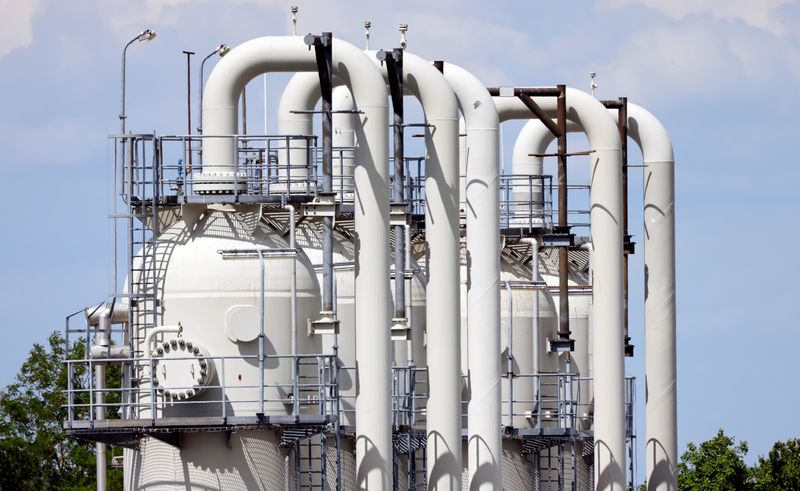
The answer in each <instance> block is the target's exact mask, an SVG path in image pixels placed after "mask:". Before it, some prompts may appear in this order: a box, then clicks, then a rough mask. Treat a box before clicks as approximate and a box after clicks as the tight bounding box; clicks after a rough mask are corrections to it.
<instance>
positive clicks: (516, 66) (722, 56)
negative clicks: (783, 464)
mask: <svg viewBox="0 0 800 491" xmlns="http://www.w3.org/2000/svg"><path fill="white" fill-rule="evenodd" d="M297 3H298V4H299V5H300V7H301V12H300V21H299V29H298V30H299V32H300V33H305V32H310V31H314V32H317V31H321V30H330V31H333V32H334V34H335V35H336V36H337V37H340V38H343V39H346V40H349V41H351V42H353V43H355V44H359V45H361V44H362V42H363V41H362V40H363V34H362V29H363V28H362V22H363V20H365V19H370V20H371V21H372V23H373V32H372V47H392V46H395V45H396V44H397V40H398V35H397V31H396V27H397V24H398V23H399V22H407V23H409V24H410V29H409V33H408V37H409V50H410V51H412V52H414V53H416V54H418V55H421V56H423V57H426V58H429V59H434V58H436V59H445V60H448V61H451V62H454V63H457V64H460V65H462V66H464V67H465V68H468V69H470V70H471V71H473V72H474V73H475V74H476V75H477V76H478V77H479V78H481V79H482V80H483V81H484V82H485V83H486V84H487V85H501V84H516V85H553V84H555V83H566V84H567V85H570V86H573V87H577V88H583V89H586V90H588V75H587V74H588V72H590V71H596V72H598V81H599V84H600V88H599V91H598V95H599V96H600V97H604V98H612V97H617V96H620V95H626V96H628V97H629V98H630V100H631V101H632V102H635V103H637V104H640V105H642V106H644V107H646V108H648V109H649V110H650V111H651V112H653V113H654V114H655V115H656V116H657V117H658V118H659V119H660V120H661V121H662V122H663V124H664V126H665V127H666V128H667V130H668V131H669V132H670V135H671V136H672V139H673V144H674V147H675V153H676V157H677V162H676V179H677V180H676V189H677V234H678V235H677V237H678V251H677V253H678V256H677V264H678V349H679V352H678V362H679V376H678V395H679V399H678V407H679V421H680V427H679V441H680V449H681V451H683V449H684V448H685V444H686V442H688V441H700V440H705V439H707V438H709V437H711V436H713V434H714V433H715V432H716V430H717V429H718V428H719V427H724V428H725V429H726V431H728V432H729V433H730V434H733V435H735V436H736V437H737V438H739V439H744V440H747V441H748V442H749V443H750V446H751V454H750V457H749V460H750V461H752V460H753V459H754V458H755V456H756V455H757V454H764V453H766V452H767V451H768V449H769V447H770V445H771V444H772V442H773V441H775V440H778V439H787V438H791V437H800V422H798V419H797V417H796V416H795V412H796V410H797V407H798V405H800V391H799V390H798V389H797V387H798V384H797V382H796V379H795V376H796V372H795V359H796V355H795V351H796V347H797V346H798V344H800V329H798V327H799V326H798V324H799V323H798V320H797V315H796V314H792V312H793V309H794V308H795V307H796V306H797V303H798V301H800V282H798V280H797V279H798V276H800V266H798V261H797V260H796V259H795V258H794V256H796V252H795V251H794V247H796V246H797V243H798V240H799V239H800V219H798V212H799V211H800V206H799V205H798V197H800V193H799V192H798V191H797V189H796V188H797V186H798V184H800V170H798V164H797V163H796V162H795V159H796V154H797V148H795V147H796V145H797V136H796V135H797V133H798V131H800V124H798V123H797V117H798V116H797V113H798V111H800V104H798V102H797V92H798V89H800V2H799V1H796V0H794V1H793V0H759V1H752V0H595V1H588V0H587V1H571V2H520V1H516V2H514V1H507V0H497V1H493V2H485V1H480V0H446V1H438V2H431V1H420V0H406V1H404V2H379V1H352V2H347V3H345V2H331V1H326V2H311V1H301V2H297ZM288 5H289V3H288V2H277V1H273V0H227V1H214V2H211V1H189V0H147V1H114V2H109V1H105V0H83V1H69V2H64V1H55V0H23V1H13V0H0V12H3V15H2V18H0V98H1V99H0V186H1V188H0V189H1V191H2V192H0V200H2V201H0V203H2V205H3V209H4V210H6V219H7V223H6V226H5V228H4V229H3V232H2V235H0V237H2V240H0V268H1V269H0V278H2V283H0V289H1V290H0V327H1V328H2V332H3V333H4V335H5V341H4V342H3V343H0V385H5V384H7V383H9V382H10V381H11V380H12V379H13V375H14V373H15V372H16V370H17V368H18V367H19V365H20V363H21V361H22V360H23V359H24V357H25V355H26V353H27V352H28V350H29V349H30V347H31V345H32V343H33V342H35V341H39V342H41V341H43V340H45V339H46V336H47V334H48V333H49V332H51V331H53V330H55V329H60V328H62V327H63V318H64V316H65V315H66V314H67V313H69V312H73V311H75V310H78V309H79V308H81V307H82V306H84V305H86V304H89V303H91V302H93V301H98V300H100V299H102V298H104V297H105V296H106V295H108V294H109V293H110V290H111V286H110V285H111V281H110V273H109V271H110V253H109V246H110V238H109V225H108V219H107V214H108V210H109V205H110V202H111V201H110V196H109V188H108V185H107V184H108V170H109V166H108V163H107V161H108V159H107V157H108V156H107V141H106V135H108V134H110V133H113V132H115V131H117V128H118V119H117V114H118V111H119V107H118V106H119V62H120V52H121V48H122V46H123V45H124V43H125V42H126V41H127V40H128V39H130V38H131V37H132V36H133V35H134V34H135V33H137V32H138V31H140V30H142V29H143V28H147V27H149V28H152V29H155V30H157V31H158V38H157V39H156V40H155V41H154V42H152V43H148V44H146V45H138V44H137V45H134V46H132V47H131V49H130V51H129V63H128V67H129V68H128V82H129V91H128V113H129V116H130V118H129V121H128V127H129V129H132V130H133V131H151V130H156V131H158V132H161V133H180V132H183V131H184V129H185V92H184V90H185V78H184V77H185V65H184V55H182V54H181V51H182V50H185V49H188V50H192V51H196V52H197V53H198V55H204V54H206V53H208V52H210V51H211V50H212V49H213V48H214V47H215V46H216V45H217V44H219V43H221V42H226V43H228V44H230V45H232V46H233V45H236V44H238V43H240V42H242V41H244V40H247V39H250V38H252V37H256V36H259V35H266V34H273V35H274V34H287V33H288V32H289V31H288V30H289V21H288V18H289V17H288ZM197 60H198V58H195V62H197ZM196 66H197V65H194V67H195V68H196ZM192 72H193V73H192V75H193V76H194V73H195V69H194V68H193V70H192ZM283 80H285V77H283V78H282V77H280V76H277V77H272V78H271V79H270V91H269V94H270V95H269V100H270V105H269V108H270V110H274V108H275V107H276V106H277V104H276V102H277V98H278V96H279V94H280V91H281V89H282V86H281V85H282V81H283ZM193 83H196V80H195V81H193ZM257 87H259V89H255V88H254V89H253V90H252V92H253V95H252V96H251V103H252V104H253V105H257V106H256V107H259V106H260V105H261V104H262V99H261V98H260V95H259V94H260V85H257ZM193 97H194V94H193ZM251 112H252V115H251V116H252V118H253V121H252V124H253V125H256V124H258V121H260V120H261V118H262V113H258V112H257V111H256V110H253V111H251ZM272 124H273V126H272V129H274V123H272ZM518 128H519V125H514V124H511V125H509V126H508V127H506V128H505V129H504V134H505V147H506V152H505V154H506V155H507V156H510V155H511V150H510V148H511V145H512V144H513V141H514V137H515V136H516V135H515V133H516V131H517V129H518ZM575 141H576V143H575V144H574V146H573V148H576V149H577V148H578V147H579V146H580V140H579V139H578V140H575ZM640 158H641V157H640V156H639V154H638V151H636V150H634V151H632V152H631V162H633V163H635V162H637V161H640V160H639V159H640ZM639 176H640V172H639V174H638V175H637V174H636V173H634V177H633V179H632V184H633V187H634V188H637V187H638V184H639V183H640V181H639V179H637V178H638V177H639ZM634 194H635V196H634V197H633V198H632V200H631V203H632V207H633V209H632V214H631V216H632V223H633V226H634V227H633V233H634V234H636V235H637V241H638V242H641V226H640V221H641V213H640V211H639V208H640V203H641V193H640V192H639V191H637V192H636V193H634ZM637 205H638V206H637ZM641 260H642V257H641V254H637V256H636V258H635V259H634V262H633V266H632V268H631V270H632V274H633V275H634V277H633V279H632V284H633V287H632V288H633V291H632V304H633V306H632V311H631V325H632V333H633V337H634V343H635V344H636V345H637V357H636V358H635V359H634V360H633V361H629V362H628V372H629V373H630V374H634V375H637V376H638V377H639V378H640V380H641V379H643V353H644V339H643V334H642V323H643V319H642V317H643V316H642V309H641V301H642V298H641V290H642V289H641V271H642V265H641V264H642V262H641ZM639 400H640V401H643V400H644V391H643V389H642V386H641V384H640V390H639ZM639 416H640V418H639V425H640V428H639V433H640V436H643V435H644V427H643V423H644V421H643V417H642V412H641V411H640V413H639ZM640 465H641V466H642V467H643V455H641V454H640ZM642 475H643V473H642V472H640V473H639V476H640V478H641V476H642Z"/></svg>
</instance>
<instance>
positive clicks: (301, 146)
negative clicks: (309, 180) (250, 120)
mask: <svg viewBox="0 0 800 491" xmlns="http://www.w3.org/2000/svg"><path fill="white" fill-rule="evenodd" d="M334 42H335V41H334ZM290 88H291V90H290ZM321 97H322V94H321V93H320V90H319V75H318V74H317V72H300V73H296V74H295V75H294V76H292V78H291V79H290V80H289V83H288V84H287V86H286V90H284V91H283V94H282V95H281V99H280V102H279V103H278V135H304V136H312V135H313V134H314V131H313V128H314V114H313V113H311V112H310V111H313V110H314V107H315V106H316V105H317V102H318V101H319V100H320V98H321ZM293 111H300V112H293ZM307 143H308V141H307V140H305V139H290V140H287V141H286V142H284V143H283V144H282V145H281V147H280V148H281V149H280V150H279V151H278V176H279V177H280V178H281V179H283V178H286V176H287V175H288V176H290V177H291V178H292V179H293V180H302V179H305V178H306V177H307V176H308V172H307V171H306V166H307V165H308V157H309V152H308V145H307ZM286 145H288V150H287V148H285V147H284V146H286ZM290 162H291V165H292V168H291V169H290V170H289V171H288V172H287V168H286V166H287V165H288V164H289V163H290Z"/></svg>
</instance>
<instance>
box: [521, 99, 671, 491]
mask: <svg viewBox="0 0 800 491" xmlns="http://www.w3.org/2000/svg"><path fill="white" fill-rule="evenodd" d="M615 112H616V111H612V113H615ZM571 123H572V122H571ZM529 127H530V128H529ZM627 127H628V135H629V136H630V137H631V138H632V139H633V140H634V141H635V142H636V144H637V145H638V146H639V148H640V149H641V151H642V156H643V160H644V164H645V172H644V184H645V186H644V189H645V192H644V222H645V233H644V253H645V281H646V282H647V283H646V298H645V371H646V383H647V398H646V442H647V443H646V448H647V452H646V454H647V476H646V480H647V483H648V488H649V489H658V490H668V491H672V490H675V489H677V470H676V465H677V459H678V441H677V392H676V378H677V377H676V322H675V159H674V154H673V150H672V142H671V141H670V138H669V135H668V134H667V132H666V130H665V129H664V127H663V125H662V124H661V123H660V122H659V121H658V120H657V119H656V118H655V117H654V116H653V115H652V114H650V113H649V112H648V111H647V110H645V109H644V108H642V107H640V106H637V105H635V104H632V103H628V121H627ZM568 130H569V131H580V130H581V127H580V126H579V125H576V124H570V126H569V127H568ZM523 134H524V138H523ZM523 139H524V140H525V141H526V143H527V145H525V144H523V143H522V140H523ZM550 141H552V136H550V133H549V131H548V130H547V129H546V128H544V126H543V125H542V124H541V123H540V122H539V121H529V122H528V123H527V124H526V126H525V128H524V129H523V132H521V133H520V138H518V140H517V144H518V145H519V151H518V149H517V146H515V164H516V162H517V159H518V158H519V159H520V161H522V160H524V159H526V158H530V159H536V157H530V156H528V155H527V153H544V152H545V151H546V149H547V145H548V144H549V143H550ZM521 171H523V166H519V167H517V166H516V165H515V170H514V173H515V174H516V173H518V172H521ZM586 249H587V250H588V252H589V279H588V281H589V284H592V282H593V263H594V257H593V256H594V254H593V247H592V244H591V243H588V244H586ZM588 355H589V354H588V353H587V356H588ZM591 355H592V356H593V355H594V353H592V354H591ZM586 364H587V365H588V362H587V363H586ZM592 365H593V364H592Z"/></svg>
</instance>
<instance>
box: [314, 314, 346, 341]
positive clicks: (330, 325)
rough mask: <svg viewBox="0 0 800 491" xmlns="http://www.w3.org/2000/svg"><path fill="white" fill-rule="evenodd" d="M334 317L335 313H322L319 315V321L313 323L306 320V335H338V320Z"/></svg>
mask: <svg viewBox="0 0 800 491" xmlns="http://www.w3.org/2000/svg"><path fill="white" fill-rule="evenodd" d="M334 315H335V312H329V311H322V312H320V313H319V319H317V320H314V321H312V320H311V319H308V335H309V336H314V335H317V334H339V319H336V318H335V317H334Z"/></svg>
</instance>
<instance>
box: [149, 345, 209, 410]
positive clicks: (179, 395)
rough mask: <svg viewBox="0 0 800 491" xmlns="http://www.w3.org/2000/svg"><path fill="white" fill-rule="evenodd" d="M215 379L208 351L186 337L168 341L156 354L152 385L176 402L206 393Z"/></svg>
mask: <svg viewBox="0 0 800 491" xmlns="http://www.w3.org/2000/svg"><path fill="white" fill-rule="evenodd" d="M213 377H214V362H213V361H212V360H210V359H209V355H208V352H207V351H206V349H205V348H204V347H203V346H201V345H199V344H197V343H195V342H193V341H191V340H190V339H187V338H185V337H183V336H180V335H179V336H176V337H173V338H169V339H165V340H164V342H163V343H160V344H159V345H158V346H157V347H156V349H155V350H154V351H153V379H152V382H153V385H154V386H155V387H156V388H157V389H158V390H159V391H160V392H161V393H162V394H163V395H164V397H168V398H171V399H173V400H186V399H191V398H192V397H195V396H198V395H200V394H202V393H203V391H204V390H205V389H206V387H207V386H208V385H210V383H211V379H212V378H213Z"/></svg>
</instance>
